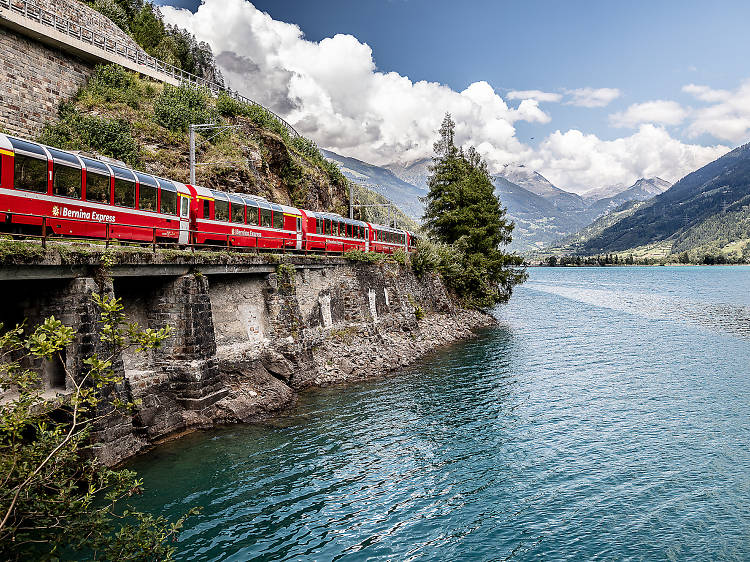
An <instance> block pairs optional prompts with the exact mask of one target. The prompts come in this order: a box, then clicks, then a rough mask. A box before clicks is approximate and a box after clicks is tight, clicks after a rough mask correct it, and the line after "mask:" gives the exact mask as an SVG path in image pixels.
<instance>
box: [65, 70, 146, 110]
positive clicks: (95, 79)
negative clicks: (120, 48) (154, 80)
mask: <svg viewBox="0 0 750 562" xmlns="http://www.w3.org/2000/svg"><path fill="white" fill-rule="evenodd" d="M141 94H142V88H141V84H140V80H139V79H138V77H137V76H136V75H135V74H134V73H132V72H129V71H127V70H125V69H124V68H122V67H121V66H119V65H116V64H100V65H97V66H96V68H95V69H94V74H93V75H92V76H91V78H90V79H89V81H88V84H86V86H85V87H83V88H81V90H80V91H79V92H78V99H80V100H85V99H86V98H87V97H93V98H94V100H95V101H98V100H102V101H105V102H122V103H126V104H128V105H129V106H130V107H132V108H133V109H138V108H139V107H140V97H141Z"/></svg>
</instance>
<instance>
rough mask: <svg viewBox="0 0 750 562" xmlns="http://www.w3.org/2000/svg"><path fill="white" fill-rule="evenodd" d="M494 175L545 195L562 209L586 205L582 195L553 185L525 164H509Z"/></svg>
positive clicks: (577, 208) (567, 209)
mask: <svg viewBox="0 0 750 562" xmlns="http://www.w3.org/2000/svg"><path fill="white" fill-rule="evenodd" d="M494 177H501V178H504V179H506V180H508V181H509V182H511V183H514V184H516V185H518V186H520V187H523V188H524V189H526V190H527V191H530V192H531V193H534V194H535V195H539V196H540V197H544V198H545V199H546V200H547V201H550V202H551V203H552V204H553V205H554V206H555V207H556V208H558V209H561V210H565V211H583V210H584V209H585V207H586V205H585V203H584V201H583V198H582V197H581V196H580V195H577V194H575V193H570V192H569V191H565V190H562V189H560V188H559V187H556V186H554V185H552V183H550V181H549V180H548V179H547V178H545V177H544V176H543V175H542V174H540V173H539V172H536V171H534V170H532V169H530V168H527V167H526V166H524V165H523V164H507V165H505V166H504V167H503V169H502V170H501V171H500V172H499V173H497V174H496V175H495V176H494Z"/></svg>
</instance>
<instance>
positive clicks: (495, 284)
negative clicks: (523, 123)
mask: <svg viewBox="0 0 750 562" xmlns="http://www.w3.org/2000/svg"><path fill="white" fill-rule="evenodd" d="M455 127H456V125H455V123H454V121H453V119H452V118H451V115H450V114H446V115H445V118H444V119H443V123H442V125H441V127H440V139H439V140H438V141H437V142H436V143H435V144H434V145H433V148H434V151H435V156H434V157H433V164H432V166H431V172H432V175H431V176H430V178H429V181H428V186H429V188H430V191H429V193H428V195H427V197H426V208H425V215H424V223H425V228H426V229H427V231H428V233H429V234H430V236H431V238H433V239H434V240H435V241H437V242H440V243H442V244H445V245H447V246H448V247H449V248H450V252H448V254H450V257H447V258H446V259H445V260H443V262H445V261H446V260H447V261H450V262H451V263H444V266H443V267H442V268H441V273H442V274H443V277H444V278H446V281H447V282H448V284H449V286H451V288H453V289H454V290H455V291H456V293H457V294H458V295H459V296H460V297H462V298H463V300H464V302H465V303H466V304H467V305H469V306H473V307H476V308H489V307H491V306H493V305H495V304H497V303H500V302H504V301H506V300H507V299H508V298H509V297H510V294H511V291H512V289H513V286H514V285H516V284H518V283H521V282H523V281H524V280H525V279H526V273H525V271H524V270H523V269H521V267H520V266H521V265H522V260H521V258H520V257H519V256H517V255H515V254H509V253H507V252H505V251H503V250H502V246H505V245H507V244H509V243H510V242H511V239H512V237H511V234H512V231H513V223H512V222H509V221H508V220H507V219H506V217H505V209H504V208H503V207H502V206H501V204H500V201H499V200H498V199H497V197H496V196H495V193H494V186H493V185H492V180H491V178H490V175H489V172H488V171H487V165H486V163H485V162H483V161H482V158H481V156H480V155H479V153H478V152H477V151H476V150H475V149H474V147H470V148H469V149H467V150H466V151H464V150H463V149H462V148H459V147H456V144H455Z"/></svg>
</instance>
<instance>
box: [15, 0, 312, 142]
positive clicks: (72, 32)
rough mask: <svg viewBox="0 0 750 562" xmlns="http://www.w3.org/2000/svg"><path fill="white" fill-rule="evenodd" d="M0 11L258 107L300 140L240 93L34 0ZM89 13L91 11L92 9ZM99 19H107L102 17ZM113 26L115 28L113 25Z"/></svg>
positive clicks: (17, 0) (20, 1)
mask: <svg viewBox="0 0 750 562" xmlns="http://www.w3.org/2000/svg"><path fill="white" fill-rule="evenodd" d="M0 8H5V9H6V10H11V11H13V12H15V13H17V14H20V15H22V16H23V17H25V18H28V19H30V20H32V21H35V22H37V23H39V24H42V25H45V26H47V27H50V28H53V29H55V30H56V31H58V32H59V33H63V34H65V35H67V36H69V37H72V38H73V39H78V40H79V41H82V42H83V43H87V44H89V45H92V46H94V47H97V48H99V49H102V50H103V51H106V52H108V53H112V54H115V55H119V56H121V57H125V58H127V59H128V60H130V61H131V62H134V63H135V64H137V65H140V66H144V67H147V68H150V69H153V70H156V71H157V72H161V73H162V74H165V75H167V76H169V77H170V78H173V79H175V80H177V81H178V82H179V83H180V84H183V83H187V84H192V85H194V86H199V87H204V88H207V89H208V90H210V91H211V92H212V93H213V94H218V93H219V92H224V93H225V94H227V95H228V96H229V97H231V98H233V99H235V100H237V101H239V102H242V103H245V104H248V105H254V106H257V107H261V108H263V109H264V110H265V111H267V112H268V113H270V114H271V115H273V116H274V117H275V118H276V119H278V120H279V122H280V123H281V125H282V126H283V127H284V128H285V129H286V130H287V132H288V133H289V134H290V135H291V136H292V137H299V136H300V134H299V133H298V132H297V131H296V130H295V128H294V127H292V126H291V125H290V124H289V123H288V122H287V121H286V120H284V119H283V118H282V117H280V116H279V115H277V114H276V113H274V112H273V111H271V110H270V109H268V108H267V107H264V106H263V105H261V104H259V103H258V102H256V101H254V100H251V99H250V98H248V97H247V96H244V95H242V94H240V93H239V92H236V91H235V90H232V89H231V88H229V87H227V86H225V85H224V84H219V83H217V82H212V81H210V80H207V79H205V78H202V77H200V76H196V75H195V74H191V73H190V72H186V71H184V70H182V69H181V68H177V67H176V66H172V65H171V64H168V63H166V62H164V61H161V60H159V59H157V58H155V57H152V56H151V55H149V54H147V53H146V52H145V51H143V49H141V48H140V47H137V46H133V45H132V44H128V43H124V42H118V41H117V39H115V38H113V37H111V36H107V35H105V34H104V33H101V32H98V31H94V30H93V29H90V28H88V27H86V26H84V25H81V24H80V23H76V22H74V21H72V20H70V19H68V18H65V17H62V16H59V15H58V14H56V13H54V12H50V11H49V10H45V9H44V8H42V7H41V6H39V4H37V3H36V2H34V0H0ZM90 9H92V10H93V8H90ZM97 13H98V12H97ZM0 16H1V14H0ZM102 17H106V16H103V15H102ZM112 25H115V24H114V23H113V24H112Z"/></svg>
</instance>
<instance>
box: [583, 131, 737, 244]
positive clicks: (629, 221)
mask: <svg viewBox="0 0 750 562" xmlns="http://www.w3.org/2000/svg"><path fill="white" fill-rule="evenodd" d="M748 205H750V145H744V146H741V147H739V148H736V149H735V150H733V151H731V152H730V153H728V154H726V155H724V156H722V157H721V158H719V159H718V160H715V161H713V162H711V163H710V164H707V165H706V166H704V167H703V168H701V169H699V170H697V171H695V172H693V173H691V174H688V175H687V176H685V177H684V178H682V179H681V180H680V181H679V182H677V183H676V184H674V185H673V186H672V187H671V188H670V189H669V190H667V191H666V192H664V193H662V194H661V195H658V196H657V197H655V198H654V199H652V200H650V201H648V202H647V204H645V205H643V206H642V207H640V208H639V209H638V210H637V211H636V212H635V213H633V214H632V215H631V216H628V217H625V218H623V219H622V220H621V221H619V222H617V223H616V224H613V225H611V226H609V227H608V228H605V229H604V230H603V231H602V232H601V233H599V234H598V235H596V236H594V237H592V238H590V239H589V240H587V241H586V242H585V243H584V244H582V245H581V247H580V251H581V252H582V253H588V254H596V253H607V252H622V251H625V250H629V249H632V248H636V247H640V246H645V245H649V244H654V243H659V242H669V243H670V244H671V250H670V251H671V252H672V253H674V252H678V251H685V250H688V249H696V251H697V249H699V248H706V247H712V248H715V249H716V250H719V251H722V252H728V251H730V249H729V248H726V246H727V245H728V244H729V245H731V244H734V245H735V246H736V245H737V244H739V245H741V246H742V247H743V248H746V247H747V244H746V243H743V238H745V239H746V238H747V236H743V235H742V233H743V232H744V230H743V227H742V224H743V222H742V221H743V220H745V219H744V217H746V215H747V209H748ZM737 237H739V238H737ZM722 241H725V242H726V243H723V242H722ZM735 250H737V248H735ZM740 251H742V250H740Z"/></svg>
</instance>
